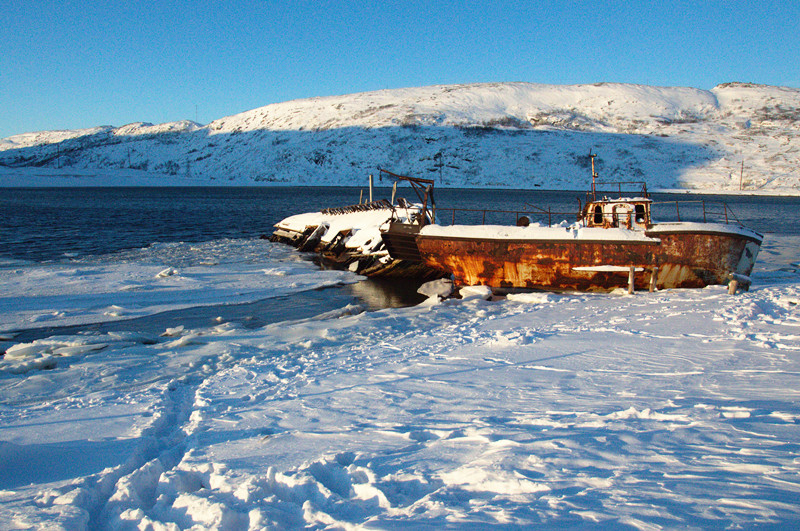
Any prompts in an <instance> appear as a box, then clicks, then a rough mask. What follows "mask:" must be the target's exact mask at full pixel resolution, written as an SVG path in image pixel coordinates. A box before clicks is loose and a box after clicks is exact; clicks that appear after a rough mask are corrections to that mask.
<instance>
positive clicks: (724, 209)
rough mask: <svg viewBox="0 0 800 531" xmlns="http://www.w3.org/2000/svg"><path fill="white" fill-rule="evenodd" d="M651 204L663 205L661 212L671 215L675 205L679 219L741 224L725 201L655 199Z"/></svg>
mask: <svg viewBox="0 0 800 531" xmlns="http://www.w3.org/2000/svg"><path fill="white" fill-rule="evenodd" d="M651 204H652V205H659V206H661V209H660V213H661V214H662V215H667V216H669V214H668V213H669V212H670V211H671V207H672V206H674V207H675V210H674V213H675V217H676V220H677V221H700V220H702V221H703V223H708V222H714V221H715V222H719V223H736V224H739V225H741V222H740V221H739V219H738V218H737V217H736V214H734V213H733V210H731V207H729V206H728V204H727V203H726V202H724V201H706V200H705V199H698V200H694V201H687V200H681V199H679V200H676V201H654V202H653V203H651Z"/></svg>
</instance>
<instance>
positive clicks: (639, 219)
mask: <svg viewBox="0 0 800 531" xmlns="http://www.w3.org/2000/svg"><path fill="white" fill-rule="evenodd" d="M645 220H646V216H645V211H644V205H636V223H644V222H645Z"/></svg>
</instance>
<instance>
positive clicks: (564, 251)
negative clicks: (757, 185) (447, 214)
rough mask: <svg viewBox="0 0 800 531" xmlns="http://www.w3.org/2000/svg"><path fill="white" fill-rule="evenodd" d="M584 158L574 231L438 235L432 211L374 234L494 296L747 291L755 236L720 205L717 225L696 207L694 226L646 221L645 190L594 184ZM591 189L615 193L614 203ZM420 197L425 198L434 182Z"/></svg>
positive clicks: (543, 228)
mask: <svg viewBox="0 0 800 531" xmlns="http://www.w3.org/2000/svg"><path fill="white" fill-rule="evenodd" d="M591 158H592V187H591V190H590V191H589V192H588V193H587V198H586V202H585V205H584V206H583V207H582V208H579V212H578V214H577V222H574V223H567V222H562V223H560V224H557V225H553V224H550V223H549V222H548V223H547V224H546V225H545V224H539V223H530V222H529V218H528V217H527V216H519V213H517V224H516V225H514V226H501V225H456V224H452V225H449V226H442V225H437V224H433V223H430V220H431V219H434V218H435V206H432V207H431V208H432V211H431V212H430V214H429V215H423V216H418V217H417V220H416V221H415V222H413V223H409V222H406V221H401V220H399V219H394V220H392V221H391V222H390V223H389V225H388V226H387V227H385V228H384V229H382V238H383V241H384V242H385V244H386V249H388V251H389V255H390V256H391V257H392V258H394V259H398V260H403V261H408V262H419V263H421V264H423V265H425V266H426V267H428V268H431V269H434V270H439V271H442V272H444V273H447V274H450V275H452V277H453V281H454V283H455V284H456V285H457V286H474V285H484V286H489V287H491V288H492V289H493V290H494V291H496V292H510V291H519V290H554V291H565V290H566V291H611V290H614V289H617V288H625V287H627V288H628V291H629V292H633V290H634V289H650V290H651V291H652V290H654V289H669V288H700V287H705V286H708V285H711V284H722V285H728V286H729V291H730V292H732V293H735V291H736V289H737V287H741V288H744V289H747V288H748V287H749V285H750V278H749V275H750V274H751V272H752V270H753V265H754V263H755V260H756V257H757V255H758V251H759V249H760V246H761V242H762V240H763V235H761V234H759V233H757V232H754V231H752V230H750V229H747V228H745V227H743V226H741V224H739V222H738V220H736V219H735V216H733V214H732V212H731V211H730V209H729V208H728V207H727V205H725V204H724V203H722V204H721V205H722V208H721V210H719V211H717V212H716V213H717V214H719V216H720V217H721V218H722V220H721V221H713V222H712V221H708V217H709V214H710V211H708V210H707V209H706V203H705V202H703V221H702V222H686V221H675V222H664V223H656V222H653V221H652V218H651V208H652V206H653V205H654V203H653V201H652V200H651V199H650V196H649V195H648V193H647V187H646V185H645V184H644V183H599V182H597V180H596V177H597V174H596V173H595V171H594V155H591ZM599 185H603V186H609V185H613V186H614V187H615V188H616V190H617V192H616V196H615V197H613V198H611V197H610V195H609V194H608V192H600V191H599V189H598V186H599ZM623 186H625V190H626V191H623ZM631 189H632V191H631ZM427 191H428V192H429V193H431V196H430V197H431V199H432V183H430V185H429V186H428V189H427ZM426 199H427V196H426ZM425 203H426V204H427V201H426V202H425ZM672 203H673V205H675V202H672ZM426 210H427V209H426ZM539 212H548V213H549V211H545V210H543V209H539ZM678 217H679V218H680V211H679V210H678ZM453 218H454V219H455V211H454V214H453Z"/></svg>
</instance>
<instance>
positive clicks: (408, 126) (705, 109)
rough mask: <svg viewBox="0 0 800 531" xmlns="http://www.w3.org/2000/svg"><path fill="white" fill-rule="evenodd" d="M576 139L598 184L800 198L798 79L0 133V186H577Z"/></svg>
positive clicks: (449, 90)
mask: <svg viewBox="0 0 800 531" xmlns="http://www.w3.org/2000/svg"><path fill="white" fill-rule="evenodd" d="M589 150H592V151H593V152H595V153H598V154H599V155H598V157H597V162H598V165H599V166H598V168H599V172H600V174H601V177H603V178H606V179H615V180H619V179H625V180H646V181H647V182H648V183H649V185H650V187H651V188H687V189H696V190H738V189H739V187H740V181H741V182H742V183H743V184H744V187H745V188H746V189H747V190H761V191H773V192H779V191H780V192H791V193H800V169H798V167H799V166H800V164H798V163H800V90H798V89H794V88H785V87H771V86H763V85H753V84H743V83H726V84H723V85H719V86H717V87H715V88H714V89H712V90H710V91H706V90H700V89H693V88H667V87H650V86H641V85H626V84H613V83H598V84H593V85H570V86H557V85H539V84H531V83H488V84H473V85H442V86H431V87H421V88H409V89H396V90H382V91H376V92H367V93H361V94H352V95H346V96H332V97H324V98H310V99H304V100H296V101H290V102H285V103H278V104H273V105H268V106H266V107H261V108H258V109H254V110H251V111H247V112H244V113H241V114H237V115H234V116H229V117H225V118H221V119H219V120H216V121H214V122H211V123H210V124H208V125H206V126H201V125H200V124H197V123H194V122H190V121H183V122H176V123H169V124H161V125H151V124H143V123H135V124H130V125H126V126H123V127H120V128H113V127H98V128H93V129H86V130H80V131H53V132H41V133H29V134H24V135H17V136H13V137H9V138H6V139H3V140H0V183H2V182H4V183H5V184H6V185H14V184H17V185H20V184H21V185H24V184H26V182H30V183H31V184H33V182H34V181H33V179H34V177H35V176H38V178H39V180H38V181H36V183H41V182H53V183H54V184H55V183H56V181H57V178H56V177H55V176H56V175H58V174H69V175H73V176H78V177H80V176H87V175H102V177H101V178H100V181H101V182H106V183H108V184H125V183H127V182H131V183H133V182H139V181H141V177H142V176H147V177H149V180H148V181H147V182H150V183H160V184H214V183H217V184H219V183H220V182H224V183H230V184H253V183H267V184H269V183H272V184H303V185H312V184H318V185H362V184H363V183H364V182H365V181H366V177H367V175H368V174H369V173H375V172H376V169H377V168H378V167H379V166H380V167H385V168H389V169H392V170H393V171H396V172H400V173H406V174H411V175H416V176H422V177H429V178H434V179H435V180H436V182H437V185H438V186H465V187H481V186H492V187H514V188H537V187H541V188H565V189H583V188H585V185H586V181H587V178H588V176H589V169H588V164H589V159H588V157H587V154H588V153H589ZM742 163H743V166H742ZM3 166H5V168H2V167H3ZM132 170H133V171H132ZM42 176H44V177H42ZM137 178H139V179H138V180H137ZM26 179H28V180H29V181H26ZM71 182H72V183H77V182H79V179H78V180H76V179H72V180H71Z"/></svg>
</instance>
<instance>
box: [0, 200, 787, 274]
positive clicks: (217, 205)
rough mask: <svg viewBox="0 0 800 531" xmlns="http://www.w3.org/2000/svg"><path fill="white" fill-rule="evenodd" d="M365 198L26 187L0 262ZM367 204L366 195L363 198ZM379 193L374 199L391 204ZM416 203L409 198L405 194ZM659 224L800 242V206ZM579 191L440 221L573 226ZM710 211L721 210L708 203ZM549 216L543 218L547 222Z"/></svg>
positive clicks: (6, 218)
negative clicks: (714, 223)
mask: <svg viewBox="0 0 800 531" xmlns="http://www.w3.org/2000/svg"><path fill="white" fill-rule="evenodd" d="M361 192H362V189H359V188H344V187H334V188H332V187H287V188H254V187H247V188H30V189H19V188H11V189H2V190H0V212H1V213H2V214H1V215H0V257H5V258H14V259H22V260H31V261H50V260H60V259H64V258H69V257H76V256H84V255H98V254H106V253H112V252H115V251H119V250H122V249H130V248H141V247H146V246H148V245H150V244H152V243H154V242H173V241H183V242H199V241H208V240H215V239H219V238H252V237H258V236H261V235H269V234H271V233H272V226H273V225H274V224H275V223H276V222H278V221H280V220H281V219H283V218H285V217H287V216H290V215H292V214H298V213H302V212H313V211H317V210H320V209H323V208H327V207H335V206H345V205H351V204H354V203H358V201H359V197H360V194H361ZM364 194H365V195H366V190H364ZM390 195H391V190H389V189H385V188H381V189H377V190H376V191H375V193H374V197H375V198H376V199H378V198H389V197H390ZM398 195H403V196H405V197H406V198H408V199H409V200H414V201H416V200H417V199H416V196H415V195H414V193H413V191H412V190H410V189H406V190H401V191H400V192H398ZM652 198H653V200H654V201H655V202H664V204H660V205H656V207H654V213H653V217H654V219H656V220H659V221H669V220H675V219H677V216H678V211H677V210H676V208H675V206H674V204H673V203H670V202H674V201H675V200H676V199H680V200H682V201H700V200H705V201H709V202H711V203H718V202H722V201H724V202H726V203H727V204H728V206H729V207H730V210H731V211H732V212H733V213H734V214H735V215H736V217H737V218H738V219H739V221H740V222H741V223H742V224H743V225H745V226H746V227H749V228H751V229H753V230H756V231H758V232H761V233H764V234H787V235H797V234H800V224H798V223H797V212H798V211H800V197H762V196H697V195H691V196H689V195H686V194H681V195H676V194H652ZM584 199H585V195H584V194H582V193H579V192H559V191H535V190H474V189H470V190H462V189H442V190H436V201H437V204H438V205H439V211H438V219H439V220H440V222H442V223H450V222H451V221H452V213H451V211H449V210H447V209H449V208H462V209H473V210H481V209H489V210H498V211H512V212H513V211H518V212H524V213H527V214H528V215H529V216H530V215H531V214H530V213H531V212H532V211H535V210H536V209H535V208H534V207H541V208H545V209H546V208H547V207H550V209H551V212H554V213H553V214H552V215H551V216H550V217H551V218H552V221H553V222H558V221H561V220H563V219H567V220H570V221H572V220H574V219H575V215H574V213H575V212H576V211H577V209H578V207H579V205H580V201H583V200H584ZM706 208H707V210H708V211H709V212H710V211H712V210H714V211H715V212H718V211H720V209H719V208H717V207H712V205H711V204H707V205H706ZM487 216H488V217H487V218H484V217H483V213H482V212H472V213H469V212H466V213H465V212H459V213H458V214H457V216H456V218H455V220H456V222H457V223H480V222H482V221H484V219H485V220H486V222H489V223H493V222H513V218H512V217H510V216H513V214H500V213H491V212H490V213H488V214H487ZM680 216H681V219H684V220H699V219H701V218H702V204H701V203H693V204H691V205H689V206H688V207H687V206H685V205H684V206H683V207H682V208H681V210H680ZM547 217H548V216H547V214H546V213H543V214H542V219H544V220H547Z"/></svg>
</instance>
